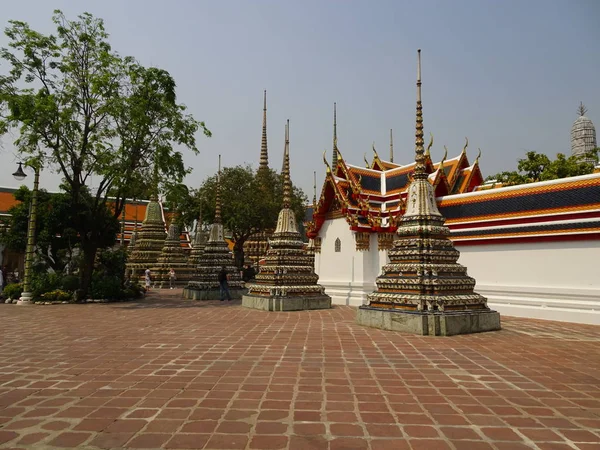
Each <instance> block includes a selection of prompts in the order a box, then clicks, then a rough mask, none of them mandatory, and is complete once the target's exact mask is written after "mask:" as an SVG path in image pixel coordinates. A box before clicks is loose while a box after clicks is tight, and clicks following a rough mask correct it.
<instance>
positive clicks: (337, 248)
mask: <svg viewBox="0 0 600 450" xmlns="http://www.w3.org/2000/svg"><path fill="white" fill-rule="evenodd" d="M341 251H342V241H340V238H337V239H336V240H335V252H336V253H339V252H341Z"/></svg>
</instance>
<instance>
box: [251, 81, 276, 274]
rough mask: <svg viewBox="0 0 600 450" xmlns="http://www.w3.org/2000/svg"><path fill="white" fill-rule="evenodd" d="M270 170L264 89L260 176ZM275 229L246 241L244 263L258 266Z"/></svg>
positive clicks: (266, 174)
mask: <svg viewBox="0 0 600 450" xmlns="http://www.w3.org/2000/svg"><path fill="white" fill-rule="evenodd" d="M268 172H269V149H268V145H267V91H264V98H263V122H262V139H261V144H260V163H259V165H258V176H259V178H261V179H262V176H268ZM272 233H273V230H272V229H271V230H266V231H260V232H258V233H254V234H252V235H250V236H249V237H248V239H246V242H244V264H251V265H253V266H255V267H258V263H259V261H260V260H261V259H262V258H263V257H264V255H266V253H267V248H268V247H269V237H270V236H271V234H272Z"/></svg>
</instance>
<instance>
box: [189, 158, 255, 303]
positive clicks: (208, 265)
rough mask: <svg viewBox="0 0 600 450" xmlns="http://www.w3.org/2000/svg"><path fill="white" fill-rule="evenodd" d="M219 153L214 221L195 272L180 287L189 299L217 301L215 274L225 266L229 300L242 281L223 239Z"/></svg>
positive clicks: (239, 294) (239, 292)
mask: <svg viewBox="0 0 600 450" xmlns="http://www.w3.org/2000/svg"><path fill="white" fill-rule="evenodd" d="M220 179H221V155H219V176H218V179H217V192H216V208H215V220H214V223H213V224H212V225H211V227H210V232H209V235H208V242H207V243H206V246H205V247H204V253H203V254H202V256H201V257H200V258H199V261H198V265H197V266H196V273H195V275H194V277H193V279H192V281H190V282H189V283H188V285H187V286H186V287H185V288H184V289H183V297H184V298H186V299H189V300H219V298H220V289H219V280H218V275H219V272H220V271H221V268H222V267H225V270H226V271H227V274H228V276H229V281H228V285H229V293H230V294H231V298H232V299H233V300H235V299H240V298H241V297H242V292H243V290H244V282H243V281H242V277H241V275H240V271H239V270H238V268H237V267H236V266H235V265H234V263H233V256H232V254H231V251H230V250H229V246H228V245H227V242H226V241H225V235H224V233H223V224H222V223H221V183H220Z"/></svg>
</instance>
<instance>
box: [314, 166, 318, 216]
mask: <svg viewBox="0 0 600 450" xmlns="http://www.w3.org/2000/svg"><path fill="white" fill-rule="evenodd" d="M316 205H317V171H316V170H315V171H313V211H314V208H315V207H316Z"/></svg>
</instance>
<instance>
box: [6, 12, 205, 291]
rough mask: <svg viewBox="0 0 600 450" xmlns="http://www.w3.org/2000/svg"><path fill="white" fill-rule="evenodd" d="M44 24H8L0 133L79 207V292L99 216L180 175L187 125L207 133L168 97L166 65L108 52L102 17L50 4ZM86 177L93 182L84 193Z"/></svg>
mask: <svg viewBox="0 0 600 450" xmlns="http://www.w3.org/2000/svg"><path fill="white" fill-rule="evenodd" d="M53 22H54V24H55V26H56V34H54V35H44V34H42V33H39V32H37V31H35V30H32V29H31V28H30V27H29V25H28V24H27V23H25V22H20V21H10V22H9V23H10V26H9V27H8V28H7V29H6V31H5V34H6V35H7V37H8V39H9V48H10V49H6V48H3V49H1V50H0V58H1V59H2V60H4V62H6V63H7V64H8V66H9V67H10V70H9V72H8V74H6V75H1V76H0V108H1V115H0V134H4V133H6V132H8V131H11V130H18V135H19V137H18V139H17V140H16V141H15V144H16V146H17V148H18V150H19V152H20V153H21V154H23V155H24V157H26V158H27V157H29V158H36V159H37V160H38V161H41V162H42V163H43V164H44V165H46V166H49V167H52V168H56V169H58V170H59V171H60V173H61V174H62V176H63V177H64V182H65V185H66V187H67V192H68V193H69V195H70V196H71V199H70V201H71V208H72V209H73V210H74V211H77V212H78V214H77V215H76V216H75V220H74V222H73V228H74V229H75V230H76V231H77V235H78V236H79V240H80V242H79V244H80V247H81V249H82V251H83V264H82V268H81V269H82V270H81V287H82V289H83V290H84V292H85V291H87V289H88V288H89V285H90V282H91V276H92V270H93V266H94V260H95V257H96V252H97V250H98V248H101V247H102V244H103V242H105V241H106V233H107V229H106V227H105V226H104V225H105V223H106V217H105V216H106V215H107V214H112V215H113V216H114V217H115V218H118V217H119V215H120V214H121V211H122V208H123V204H124V199H125V198H126V197H130V198H131V197H134V196H135V194H136V193H137V191H138V190H139V189H140V186H141V185H143V184H144V183H145V182H146V180H148V179H153V181H154V185H155V186H154V190H158V186H156V184H157V182H158V180H162V181H163V183H169V182H180V181H181V180H182V179H183V176H184V175H185V174H186V173H187V172H188V170H187V169H186V168H185V167H184V164H183V158H182V154H181V152H180V151H178V150H175V148H174V145H177V146H179V147H181V148H188V149H190V150H191V151H193V152H195V153H197V152H198V150H197V148H196V142H195V134H196V132H197V131H198V129H201V130H202V131H203V132H204V134H205V135H206V136H210V132H209V131H208V130H207V129H206V127H205V125H204V123H203V122H197V121H196V120H194V119H193V117H191V116H190V115H187V114H186V113H185V107H184V106H183V105H181V104H178V103H177V98H176V95H175V81H174V80H173V78H172V77H171V76H170V75H169V73H168V72H166V71H164V70H161V69H157V68H144V67H142V66H141V65H140V64H138V63H137V62H136V61H135V60H134V59H133V58H130V57H127V58H123V57H121V56H119V55H118V54H117V53H116V52H114V51H113V50H112V48H111V46H110V44H109V42H108V34H107V33H106V31H105V29H104V23H103V21H102V20H101V19H97V18H95V17H93V16H92V15H91V14H88V13H85V14H83V15H81V16H79V17H78V20H75V21H70V20H67V18H66V17H65V16H64V15H63V14H62V13H61V12H60V11H55V13H54V16H53ZM155 169H156V170H155ZM151 174H153V175H154V176H153V175H151ZM92 176H93V177H94V178H93V179H94V182H95V184H97V186H94V188H95V190H94V192H89V190H88V188H87V184H88V183H89V182H90V179H91V177H92ZM109 196H111V197H113V198H112V199H110V200H109ZM138 198H139V197H138Z"/></svg>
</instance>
